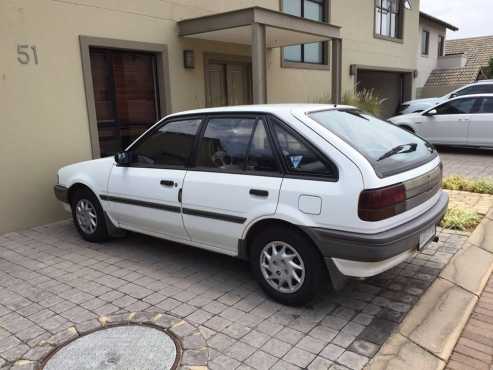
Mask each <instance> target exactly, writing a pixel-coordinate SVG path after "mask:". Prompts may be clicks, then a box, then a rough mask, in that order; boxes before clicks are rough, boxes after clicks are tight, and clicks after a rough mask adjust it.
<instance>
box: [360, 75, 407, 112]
mask: <svg viewBox="0 0 493 370" xmlns="http://www.w3.org/2000/svg"><path fill="white" fill-rule="evenodd" d="M411 78H412V74H411V73H400V72H385V71H371V70H362V69H359V70H358V88H359V89H367V90H373V91H374V92H375V94H376V95H378V96H380V97H381V98H382V99H385V101H384V102H383V103H382V109H381V112H382V113H381V115H382V118H389V117H392V116H394V115H395V113H396V112H397V109H398V108H399V105H400V104H401V103H402V102H404V101H405V100H408V99H410V98H411V89H412V85H411V83H410V81H412V80H411Z"/></svg>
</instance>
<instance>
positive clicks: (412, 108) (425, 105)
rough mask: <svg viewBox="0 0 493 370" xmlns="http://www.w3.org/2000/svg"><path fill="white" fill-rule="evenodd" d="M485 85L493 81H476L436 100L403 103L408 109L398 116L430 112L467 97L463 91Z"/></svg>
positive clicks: (425, 99)
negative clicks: (459, 98)
mask: <svg viewBox="0 0 493 370" xmlns="http://www.w3.org/2000/svg"><path fill="white" fill-rule="evenodd" d="M484 85H493V80H480V81H476V82H474V83H472V84H469V85H465V86H462V87H460V88H458V89H455V90H454V91H451V92H449V93H448V94H446V95H444V96H439V97H434V98H424V99H414V100H409V101H406V102H404V103H402V106H406V108H405V109H402V110H400V111H399V112H398V114H399V115H401V114H411V113H419V112H423V111H425V110H428V109H430V108H432V107H435V106H437V105H438V104H441V103H443V102H446V101H447V100H449V99H453V98H455V97H458V96H463V95H465V94H463V93H462V92H463V90H465V89H468V88H470V87H473V86H484ZM483 92H484V91H483ZM476 93H477V92H469V93H467V94H476Z"/></svg>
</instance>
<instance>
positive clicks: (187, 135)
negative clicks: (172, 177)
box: [132, 119, 202, 167]
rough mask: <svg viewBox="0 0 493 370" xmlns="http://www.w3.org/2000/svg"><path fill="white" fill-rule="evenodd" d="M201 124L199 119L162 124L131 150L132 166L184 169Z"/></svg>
mask: <svg viewBox="0 0 493 370" xmlns="http://www.w3.org/2000/svg"><path fill="white" fill-rule="evenodd" d="M201 123H202V120H201V119H190V120H177V121H171V122H168V123H166V124H164V125H163V126H161V127H160V128H158V129H157V130H156V131H154V132H153V133H151V134H150V135H149V136H148V137H146V138H144V139H143V140H142V142H139V143H137V145H136V146H135V147H134V148H132V152H133V153H134V158H135V160H134V162H133V163H132V165H134V166H139V165H140V166H146V165H150V166H163V167H168V166H169V167H185V166H186V165H187V162H188V159H189V157H190V155H191V153H192V149H193V143H194V140H195V136H196V135H197V132H198V131H199V128H200V124H201Z"/></svg>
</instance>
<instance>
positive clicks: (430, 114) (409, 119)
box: [389, 94, 493, 148]
mask: <svg viewBox="0 0 493 370" xmlns="http://www.w3.org/2000/svg"><path fill="white" fill-rule="evenodd" d="M389 121H390V122H392V123H393V124H395V125H397V126H400V127H401V128H404V129H406V130H408V131H411V132H414V133H416V134H418V135H419V136H421V137H423V138H424V139H426V140H428V141H429V142H431V143H433V144H439V145H452V146H470V147H490V148H493V94H479V95H467V96H460V97H458V98H453V99H451V100H449V101H447V102H445V103H442V104H439V105H438V106H436V107H433V108H429V109H427V110H426V111H424V112H421V113H414V114H406V115H403V116H396V117H393V118H390V119H389Z"/></svg>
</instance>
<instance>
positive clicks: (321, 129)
mask: <svg viewBox="0 0 493 370" xmlns="http://www.w3.org/2000/svg"><path fill="white" fill-rule="evenodd" d="M441 178H442V170H441V163H440V158H439V156H438V154H437V152H436V151H435V150H434V149H433V147H432V146H431V145H430V144H429V143H428V142H426V141H425V140H423V139H421V138H419V137H417V136H415V135H413V134H411V133H409V132H406V131H404V130H401V129H400V128H398V127H395V126H394V125H392V124H389V123H387V122H384V121H381V120H379V119H377V118H374V117H372V116H370V115H367V114H365V113H363V112H361V111H359V110H357V109H356V108H352V107H347V106H334V105H265V106H262V105H259V106H255V105H253V106H244V107H228V108H214V109H202V110H195V111H190V112H184V113H179V114H173V115H170V116H168V117H166V118H164V119H163V120H162V121H160V122H158V123H157V124H156V125H154V126H153V127H152V128H151V129H149V130H148V131H147V132H146V133H145V134H144V135H143V136H141V137H140V138H138V139H137V140H136V141H135V142H134V143H133V144H131V145H130V146H129V147H128V148H127V149H126V150H125V151H124V152H121V153H118V154H117V155H116V156H115V157H114V158H113V157H109V158H102V159H96V160H92V161H88V162H82V163H77V164H74V165H70V166H67V167H63V168H62V169H60V170H59V171H58V179H59V180H58V184H57V185H56V186H55V194H56V196H57V198H58V199H59V200H61V201H62V202H64V204H65V208H66V209H67V210H68V211H71V212H72V216H73V219H74V223H75V226H76V228H77V230H78V231H79V233H80V235H81V236H82V238H84V239H86V240H88V241H91V242H101V241H104V240H106V239H107V238H108V237H110V236H111V235H112V234H113V233H114V231H115V230H118V229H124V230H131V231H135V232H139V233H143V234H149V235H152V236H156V237H159V238H163V239H169V240H172V241H176V242H180V243H183V244H188V245H191V246H195V247H199V248H204V249H207V250H210V251H214V252H219V253H223V254H227V255H230V256H235V257H239V258H243V259H245V260H249V261H250V263H251V267H252V271H253V274H254V276H255V277H256V279H257V280H258V282H259V283H260V285H261V287H262V288H263V289H264V290H265V291H266V292H267V293H268V294H269V295H271V296H272V297H273V298H275V299H276V300H278V301H280V302H282V303H286V304H302V303H305V302H307V301H308V300H310V299H311V298H312V297H313V296H314V295H315V294H316V293H317V291H318V290H319V288H320V287H321V286H328V285H329V281H330V283H331V284H332V286H334V287H335V288H336V289H338V288H340V287H342V286H343V283H344V281H345V280H346V277H357V278H367V277H370V276H373V275H376V274H380V273H382V272H384V271H386V270H388V269H390V268H392V267H394V266H396V265H398V264H400V263H401V262H403V261H405V260H406V259H407V258H409V257H410V256H412V255H413V254H414V253H415V251H417V250H418V249H422V248H424V247H425V246H426V245H427V244H428V243H429V242H430V241H431V240H433V239H434V238H435V230H436V225H437V224H438V223H439V222H440V220H441V219H442V217H443V215H444V213H445V211H446V209H447V204H448V197H447V194H446V193H445V192H443V191H442V190H441ZM165 263H166V261H163V264H165Z"/></svg>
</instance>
